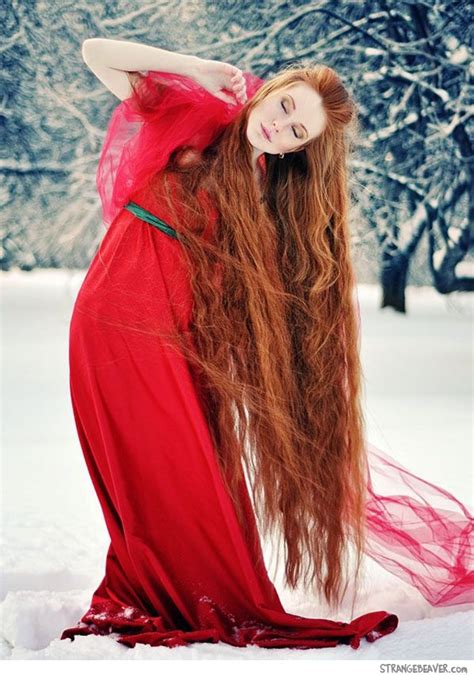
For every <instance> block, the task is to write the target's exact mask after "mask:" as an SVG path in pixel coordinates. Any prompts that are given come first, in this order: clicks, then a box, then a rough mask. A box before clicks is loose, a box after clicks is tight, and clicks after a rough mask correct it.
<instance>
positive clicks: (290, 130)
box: [247, 82, 326, 155]
mask: <svg viewBox="0 0 474 675" xmlns="http://www.w3.org/2000/svg"><path fill="white" fill-rule="evenodd" d="M325 122H326V118H325V113H324V110H323V107H322V99H321V96H320V95H319V94H318V93H317V92H315V91H314V89H313V88H312V87H310V85H309V84H306V82H297V83H296V84H292V85H289V86H288V87H286V88H285V89H282V90H280V91H278V92H276V93H272V94H269V95H268V96H267V97H266V98H265V99H264V100H263V101H260V103H258V104H257V105H256V106H255V108H253V110H252V111H251V112H250V115H249V118H248V122H247V138H248V140H249V142H250V144H251V145H252V146H253V148H254V150H256V151H259V152H267V153H269V154H271V155H276V154H278V153H281V152H282V153H285V152H292V151H295V150H297V149H298V148H300V147H301V146H302V145H304V144H305V143H307V142H308V141H310V140H311V139H313V138H315V137H316V136H319V134H320V133H321V132H322V131H323V130H324V126H325Z"/></svg>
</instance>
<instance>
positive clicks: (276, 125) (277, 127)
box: [272, 120, 279, 131]
mask: <svg viewBox="0 0 474 675" xmlns="http://www.w3.org/2000/svg"><path fill="white" fill-rule="evenodd" d="M272 127H273V129H274V131H279V126H278V123H277V121H276V120H273V122H272Z"/></svg>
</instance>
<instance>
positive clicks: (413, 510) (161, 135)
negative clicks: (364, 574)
mask: <svg viewBox="0 0 474 675" xmlns="http://www.w3.org/2000/svg"><path fill="white" fill-rule="evenodd" d="M83 55H84V59H85V61H86V63H87V64H88V65H89V67H90V68H91V69H92V70H93V72H94V73H95V74H96V75H97V77H98V78H99V79H100V80H101V81H102V82H103V83H104V84H105V85H106V86H107V87H108V88H109V89H110V90H111V91H112V92H113V93H114V94H115V95H117V97H118V98H120V99H121V100H122V103H121V104H120V105H119V106H118V107H117V109H116V110H115V112H114V114H113V116H112V120H111V122H110V124H109V128H108V132H107V137H106V139H105V142H104V148H103V151H102V155H101V158H100V162H99V169H98V174H97V185H98V190H99V193H100V196H101V199H102V206H103V219H104V224H105V226H106V227H108V230H107V232H106V235H105V237H104V239H103V241H102V242H101V244H100V246H99V250H98V251H97V253H96V255H95V257H94V259H93V261H92V263H91V266H90V268H89V270H88V273H87V275H86V277H85V279H84V282H83V285H82V287H81V289H80V291H79V294H78V296H77V299H76V303H75V306H74V311H73V314H72V317H71V326H70V382H71V397H72V404H73V410H74V415H75V420H76V424H77V429H78V434H79V438H80V442H81V445H82V449H83V451H84V456H85V460H86V463H87V466H88V469H89V472H90V475H91V478H92V481H93V483H94V487H95V489H96V491H97V495H98V498H99V500H100V503H101V507H102V509H103V513H104V517H105V520H106V524H107V527H108V531H109V533H110V538H111V543H110V547H109V550H108V554H107V560H106V570H105V576H104V579H103V580H102V582H101V584H100V585H99V587H98V588H97V590H96V591H95V593H94V595H93V598H92V601H91V607H90V609H89V610H88V611H87V612H86V614H85V615H84V616H83V617H82V620H81V621H80V622H79V624H78V625H77V626H75V627H74V628H70V629H67V630H65V631H64V632H63V634H62V636H61V637H62V638H65V637H71V638H73V636H74V635H76V634H88V633H101V634H108V633H110V632H114V633H116V634H117V639H118V641H119V642H121V643H123V644H126V645H129V646H134V645H135V644H136V643H137V642H141V643H147V644H151V645H168V646H175V645H182V644H186V643H189V642H194V641H214V642H216V641H219V640H221V641H224V642H227V643H228V644H231V645H235V646H246V645H247V644H253V645H258V646H261V647H297V648H311V647H334V646H336V645H338V644H350V645H351V646H352V647H353V648H357V647H358V645H359V642H360V639H361V638H362V637H366V639H367V640H369V641H374V640H376V639H378V638H380V637H382V636H384V635H386V634H388V633H390V632H392V631H394V630H395V629H396V627H397V624H398V618H397V617H396V616H395V615H394V614H391V613H389V612H386V611H376V612H371V613H369V614H366V615H363V616H360V617H358V618H356V619H353V620H352V621H351V622H350V623H345V622H340V621H330V620H321V619H314V618H306V617H301V616H297V615H294V614H290V613H287V612H285V610H284V608H283V606H282V604H281V602H280V600H279V597H278V594H277V592H276V589H275V587H274V586H273V584H272V583H271V581H270V579H269V577H268V574H267V570H266V569H265V564H264V559H263V554H262V549H261V546H260V540H259V533H258V529H257V522H258V523H260V524H261V525H262V529H263V533H264V534H265V535H270V536H273V535H276V536H278V537H281V539H282V540H283V544H284V549H285V553H284V555H285V579H286V582H287V583H288V584H289V585H290V586H291V587H295V586H296V584H297V583H300V582H302V583H304V584H305V586H306V587H307V588H308V589H309V590H312V591H313V592H315V593H319V594H321V595H322V596H323V597H324V599H325V600H326V601H327V602H328V603H329V605H330V606H331V607H338V606H339V605H340V601H341V598H342V596H343V594H344V592H345V591H346V589H347V584H348V580H346V582H345V584H343V582H344V574H343V572H344V569H345V564H346V563H347V557H348V555H349V553H350V552H351V551H353V552H354V553H355V566H354V569H351V570H350V575H355V577H356V578H357V575H358V573H359V572H360V566H361V561H362V554H363V552H364V551H365V552H366V553H368V554H369V555H372V556H373V557H374V558H375V559H377V560H378V561H379V562H380V563H381V564H382V565H384V566H385V567H386V568H387V569H390V571H392V572H394V573H395V574H398V575H399V576H400V577H402V578H404V579H408V580H409V581H411V582H412V583H413V584H414V585H415V586H416V587H417V588H419V589H420V591H421V592H422V593H423V594H424V595H425V597H426V598H427V599H429V600H430V602H432V604H456V603H459V602H466V601H468V594H469V593H472V584H468V581H467V576H466V575H467V569H466V565H467V564H468V563H469V562H472V556H471V555H470V550H469V549H468V548H467V546H466V544H467V543H468V536H469V532H470V529H469V528H470V527H471V526H472V519H471V517H470V515H469V514H468V512H467V510H466V509H465V507H463V505H461V504H459V502H457V500H455V498H454V497H452V495H449V493H446V492H445V491H443V490H441V488H436V487H435V486H430V489H432V490H434V491H435V493H436V496H437V497H439V496H440V495H442V498H443V499H444V502H445V503H444V504H442V503H439V506H440V511H439V514H438V513H436V512H435V511H434V510H433V509H432V508H430V507H429V505H428V506H426V505H425V504H424V503H422V502H417V501H416V495H420V486H423V487H422V492H423V489H424V490H425V493H426V492H427V490H428V488H427V487H426V486H428V485H429V484H427V483H426V482H425V481H422V480H421V479H418V478H417V477H415V476H413V475H412V474H408V472H406V470H405V469H403V467H401V466H400V465H397V464H396V463H395V462H393V461H392V460H390V458H388V457H387V456H383V453H381V452H380V451H378V449H375V448H373V446H372V448H371V447H370V446H369V444H367V443H364V429H363V418H362V412H361V404H360V379H361V373H360V362H359V342H358V339H359V336H358V310H357V307H356V303H355V302H354V300H355V288H356V287H355V279H354V272H353V268H352V263H351V258H350V239H349V234H350V233H349V229H348V223H347V220H348V218H347V212H348V195H347V178H346V162H347V154H348V148H349V139H350V136H348V132H349V131H350V130H351V128H353V127H354V124H355V106H354V103H353V101H352V100H351V98H350V96H349V95H348V93H347V91H346V90H345V88H344V87H343V85H342V83H341V81H340V79H339V78H338V76H337V75H336V73H335V72H334V71H333V70H331V69H330V68H327V67H325V66H318V67H314V68H297V67H295V68H289V69H286V70H285V71H282V72H281V73H280V74H278V75H277V76H276V77H274V78H272V79H270V80H269V81H267V82H263V81H262V80H259V78H256V77H254V76H252V75H251V74H249V73H245V74H243V73H242V72H241V71H239V69H237V68H235V67H233V66H231V65H230V64H225V63H220V62H217V61H210V60H203V59H199V58H196V57H192V56H187V55H181V54H176V53H172V52H168V51H165V50H162V49H158V48H155V47H150V46H145V45H139V44H136V43H131V42H123V41H116V40H104V39H91V40H86V41H85V43H84V47H83ZM368 452H371V455H370V459H371V467H370V468H371V470H372V472H380V473H383V472H384V471H385V470H386V469H388V471H389V473H390V472H391V480H392V484H395V480H396V479H400V482H401V483H403V484H404V485H407V481H406V480H403V479H404V478H405V476H410V478H411V480H412V482H411V483H410V490H411V493H410V490H409V493H408V496H404V495H399V497H395V498H394V497H393V496H391V497H388V498H384V497H382V496H381V495H377V494H375V492H374V491H373V485H372V482H371V476H370V473H369V467H368V463H367V456H368ZM249 487H250V489H251V492H252V497H253V500H251V499H250V495H249ZM413 497H415V499H414V498H413ZM453 504H457V505H459V506H460V507H461V509H462V515H459V514H458V513H456V512H454V511H452V510H450V509H449V507H451V508H452V506H453ZM437 505H438V504H437ZM442 506H448V508H444V509H443V510H441V507H442ZM254 509H255V510H256V515H257V518H256V517H255V513H254ZM407 513H408V514H409V515H410V519H409V520H407V521H405V522H402V521H403V515H406V514H407ZM437 524H440V525H441V526H442V527H436V525H437ZM432 530H433V532H434V535H435V536H434V538H433V536H431V537H430V536H426V535H425V532H428V531H429V532H430V533H431V535H432ZM366 531H367V532H368V533H370V537H366ZM432 542H434V543H435V544H436V547H437V548H436V551H433V550H431V549H430V546H431V543H432ZM453 545H454V546H456V545H459V551H462V553H459V552H458V553H457V554H456V557H455V559H454V557H453V548H452V547H453ZM387 553H389V554H390V555H387ZM405 558H407V559H408V563H407V560H406V559H405ZM418 563H421V567H419V568H417V564H418ZM407 564H408V567H407ZM348 576H349V575H348ZM470 599H471V601H472V595H471V596H470Z"/></svg>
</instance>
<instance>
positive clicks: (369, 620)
mask: <svg viewBox="0 0 474 675" xmlns="http://www.w3.org/2000/svg"><path fill="white" fill-rule="evenodd" d="M246 79H247V83H248V94H249V96H251V95H252V94H253V93H254V92H255V91H256V90H257V89H258V87H259V86H260V84H261V80H259V79H258V78H254V77H253V76H251V75H249V74H248V73H246ZM164 81H166V85H164ZM142 84H143V83H142ZM239 109H240V107H239V106H238V105H237V104H236V106H231V105H229V104H227V103H224V102H222V101H219V100H218V99H216V98H215V97H213V96H211V95H210V94H208V93H207V92H204V91H203V90H201V89H200V88H199V87H197V85H195V84H194V83H192V82H191V81H190V80H187V78H181V77H179V76H176V75H172V76H171V75H167V74H162V73H149V74H148V76H147V77H146V78H145V82H144V85H143V87H142V89H141V93H140V95H139V97H136V96H132V97H131V99H129V100H128V101H124V102H122V103H121V104H120V105H119V106H118V108H117V109H116V111H115V112H114V115H113V117H112V120H111V124H110V125H109V129H108V131H107V137H106V141H105V144H104V150H103V153H102V155H101V158H100V163H99V170H98V176H97V185H98V189H99V193H100V196H101V199H102V204H103V211H104V224H105V225H106V227H107V228H108V229H107V232H106V233H105V236H104V238H103V240H102V242H101V244H100V247H99V250H98V252H97V253H96V255H95V256H94V258H93V260H92V262H91V265H90V268H89V270H88V272H87V275H86V277H85V279H84V282H83V284H82V286H81V289H80V291H79V293H78V295H77V298H76V302H75V305H74V310H73V313H72V317H71V324H70V342H69V363H70V391H71V401H72V406H73V412H74V418H75V422H76V427H77V431H78V436H79V440H80V443H81V446H82V450H83V453H84V457H85V461H86V464H87V468H88V470H89V472H90V475H91V480H92V482H93V485H94V488H95V490H96V492H97V496H98V499H99V501H100V505H101V508H102V511H103V514H104V518H105V521H106V524H107V528H108V531H109V534H110V539H111V542H110V546H109V550H108V553H107V558H106V565H105V576H104V578H103V580H102V581H101V583H100V584H99V586H98V588H97V589H96V591H95V592H94V594H93V597H92V600H91V603H90V608H89V609H88V610H87V612H86V613H85V614H84V616H83V617H82V619H81V621H80V622H79V623H78V624H77V625H76V626H74V627H72V628H69V629H66V630H64V632H63V633H62V635H61V637H62V638H66V637H71V638H73V637H74V635H85V634H110V633H112V632H113V633H116V634H117V638H118V641H119V642H122V643H123V644H126V645H128V646H133V645H134V644H136V643H139V642H140V643H146V644H150V645H167V646H171V647H172V646H176V645H183V644H188V643H190V642H196V641H210V642H217V641H218V640H221V641H223V642H226V643H228V644H230V645H235V646H246V645H247V644H254V645H258V646H262V647H273V648H274V647H295V648H300V649H306V648H321V647H335V646H336V645H339V644H349V645H350V646H351V647H353V648H357V647H358V646H359V643H360V640H361V639H362V638H363V637H365V638H366V639H367V640H368V641H370V642H372V641H374V640H376V639H378V638H380V637H382V636H384V635H387V634H389V633H391V632H393V631H394V630H395V629H396V627H397V625H398V618H397V616H396V615H394V614H392V613H390V612H387V611H383V610H381V611H377V612H371V613H368V614H365V615H363V616H359V617H358V618H356V619H353V620H352V621H350V622H343V621H331V620H326V619H317V618H309V617H301V616H298V615H295V614H291V613H288V612H286V611H285V609H284V608H283V606H282V604H281V602H280V600H279V597H278V594H277V591H276V589H275V587H274V585H273V584H272V582H271V580H270V579H269V577H268V574H267V571H266V568H265V564H264V558H263V553H262V549H261V544H260V541H259V536H258V530H257V523H256V521H255V516H254V511H253V509H252V505H251V501H250V497H249V494H248V491H247V487H246V485H245V481H243V482H242V484H241V501H242V505H243V509H244V511H245V513H246V516H247V517H246V522H247V528H246V530H245V531H242V528H241V527H240V525H239V522H238V520H237V517H236V514H235V511H234V507H233V504H232V501H231V499H230V497H229V495H228V494H227V492H226V490H225V489H224V486H223V482H222V480H221V478H220V474H219V469H218V463H217V458H216V449H215V448H214V447H213V442H212V439H211V435H210V430H209V429H208V426H207V423H206V419H205V415H204V411H203V409H202V404H201V402H200V399H199V395H198V389H197V388H196V383H195V381H194V380H193V376H192V374H191V371H190V369H189V366H188V364H187V362H186V361H185V359H184V357H183V356H182V355H180V354H178V353H177V352H176V351H175V350H173V349H170V348H168V346H167V345H165V344H162V343H160V342H159V341H158V339H157V337H156V334H154V333H153V328H154V327H156V322H159V328H160V330H161V329H162V328H164V329H165V330H166V328H168V327H169V328H171V329H175V328H176V327H178V328H179V327H181V328H183V329H184V328H188V327H189V320H190V317H191V309H192V294H191V285H190V280H189V278H188V275H187V267H186V264H185V262H184V255H183V253H182V249H181V244H180V242H179V241H177V240H175V239H173V238H171V237H169V236H167V235H166V234H164V233H163V232H162V231H160V230H158V229H156V228H154V227H152V226H151V225H149V224H147V223H145V222H143V221H141V220H139V219H137V218H136V217H135V216H134V215H133V214H131V213H130V212H128V211H127V210H124V209H122V206H123V205H124V204H125V203H126V202H127V201H128V199H129V198H130V197H131V196H132V195H133V198H134V201H135V202H136V203H138V204H139V205H141V206H142V207H143V208H146V209H148V210H150V211H151V212H152V213H154V214H155V215H156V216H158V217H159V218H161V219H162V220H164V221H165V222H167V223H168V224H169V225H171V226H172V227H175V228H176V226H177V225H178V224H177V223H174V222H173V221H172V214H169V213H167V212H166V207H165V201H164V200H160V195H159V190H153V191H151V190H149V189H148V186H149V184H150V181H151V180H152V177H153V174H154V173H155V172H156V171H157V170H158V169H160V168H162V167H163V166H164V165H165V164H166V162H167V160H168V158H169V156H170V154H171V152H172V151H173V150H174V149H175V148H176V147H178V146H179V145H180V144H190V145H195V146H197V147H200V148H202V147H205V145H206V144H207V143H209V142H210V141H211V140H212V138H214V137H215V134H217V133H219V131H220V130H221V129H222V128H223V125H225V124H226V123H228V122H229V121H230V120H231V119H232V118H233V116H234V115H235V114H236V113H237V112H238V110H239ZM203 197H204V195H203ZM211 214H212V210H211V212H210V217H212V215H211ZM178 226H179V225H178ZM367 450H368V467H369V475H368V477H367V478H368V484H369V499H368V503H367V515H368V545H367V555H369V556H370V557H372V558H373V559H374V560H375V561H376V562H377V563H379V564H380V565H381V566H382V567H384V568H385V569H386V570H388V571H389V572H391V573H393V574H394V575H396V576H398V577H400V578H402V579H403V580H404V581H408V582H409V583H411V584H412V585H413V586H414V587H416V588H417V589H418V590H419V591H420V593H422V594H423V596H424V597H425V598H426V599H427V600H428V601H429V602H430V603H431V604H432V605H437V606H442V605H457V604H460V603H466V602H470V603H472V602H473V585H472V574H473V572H472V567H473V566H472V562H473V560H472V522H473V519H472V516H471V515H470V513H469V512H468V510H467V508H466V507H465V506H464V505H462V504H461V503H460V502H459V501H458V500H457V499H456V498H455V497H454V496H453V495H451V494H450V493H449V492H447V491H446V490H443V489H442V488H441V487H437V486H435V485H432V484H430V483H428V482H427V481H425V480H423V479H422V478H420V477H418V476H416V475H414V474H413V473H410V472H409V471H408V470H407V469H406V468H404V467H403V466H402V465H401V464H399V463H398V462H396V461H395V460H393V459H392V458H390V457H389V456H388V455H386V454H385V453H383V452H382V451H381V450H379V449H378V448H376V447H375V446H373V445H372V444H370V443H367Z"/></svg>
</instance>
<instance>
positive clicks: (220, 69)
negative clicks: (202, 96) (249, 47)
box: [192, 59, 247, 105]
mask: <svg viewBox="0 0 474 675" xmlns="http://www.w3.org/2000/svg"><path fill="white" fill-rule="evenodd" d="M192 77H193V80H194V81H195V82H197V83H198V84H200V85H201V87H203V88H204V89H206V90H207V91H209V92H210V93H211V94H212V95H213V96H216V98H219V99H221V100H222V101H225V102H226V103H232V104H234V105H235V103H236V101H238V102H239V103H245V101H246V100H247V91H246V84H245V79H244V76H243V74H242V71H241V70H240V69H239V68H237V67H236V66H232V65H231V64H230V63H225V62H223V61H214V60H212V59H199V61H198V62H197V63H196V66H195V69H194V73H193V75H192ZM222 89H227V90H228V91H231V92H232V93H233V94H234V97H235V98H233V97H232V96H229V94H226V93H225V92H223V91H221V90H222Z"/></svg>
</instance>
